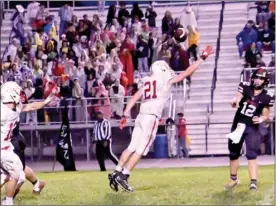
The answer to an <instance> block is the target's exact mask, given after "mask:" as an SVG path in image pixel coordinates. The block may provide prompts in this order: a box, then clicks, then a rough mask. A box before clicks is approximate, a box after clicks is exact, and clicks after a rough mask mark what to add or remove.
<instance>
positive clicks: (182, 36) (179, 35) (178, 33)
mask: <svg viewBox="0 0 276 206" xmlns="http://www.w3.org/2000/svg"><path fill="white" fill-rule="evenodd" d="M187 36H188V35H187V32H186V31H185V29H184V28H178V29H176V30H175V31H174V39H175V40H176V41H177V42H178V43H180V42H185V41H186V39H187Z"/></svg>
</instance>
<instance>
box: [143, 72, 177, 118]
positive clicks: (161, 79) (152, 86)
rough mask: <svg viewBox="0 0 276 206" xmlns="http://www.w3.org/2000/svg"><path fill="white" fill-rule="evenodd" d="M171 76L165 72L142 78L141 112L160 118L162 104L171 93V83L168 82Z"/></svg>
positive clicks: (163, 104)
mask: <svg viewBox="0 0 276 206" xmlns="http://www.w3.org/2000/svg"><path fill="white" fill-rule="evenodd" d="M171 78H172V76H171V75H170V74H169V73H167V72H166V73H164V74H158V75H152V76H147V77H144V78H143V79H142V85H141V88H142V92H143V97H142V103H141V107H140V113H141V114H151V115H156V116H157V117H158V118H161V115H162V112H163V109H164V106H165V104H166V102H167V101H168V99H169V97H170V94H171V85H170V84H169V80H170V79H171Z"/></svg>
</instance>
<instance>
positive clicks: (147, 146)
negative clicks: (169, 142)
mask: <svg viewBox="0 0 276 206" xmlns="http://www.w3.org/2000/svg"><path fill="white" fill-rule="evenodd" d="M155 126H156V118H155V119H154V124H153V126H152V128H151V133H150V138H149V141H148V143H147V144H146V147H145V149H144V150H143V152H142V155H143V154H144V152H145V150H146V148H147V147H148V146H149V143H150V141H151V139H152V133H153V130H154V128H155Z"/></svg>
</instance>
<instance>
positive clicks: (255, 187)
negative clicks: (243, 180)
mask: <svg viewBox="0 0 276 206" xmlns="http://www.w3.org/2000/svg"><path fill="white" fill-rule="evenodd" d="M249 189H250V190H251V191H255V190H257V185H256V184H254V183H251V184H250V187H249Z"/></svg>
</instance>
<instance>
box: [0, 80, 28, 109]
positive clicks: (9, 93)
mask: <svg viewBox="0 0 276 206" xmlns="http://www.w3.org/2000/svg"><path fill="white" fill-rule="evenodd" d="M22 95H23V90H22V88H21V87H20V86H19V85H18V84H17V83H16V82H12V81H10V82H6V83H4V84H2V85H1V102H2V103H15V104H19V103H21V100H22Z"/></svg>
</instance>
